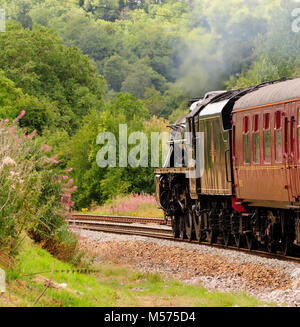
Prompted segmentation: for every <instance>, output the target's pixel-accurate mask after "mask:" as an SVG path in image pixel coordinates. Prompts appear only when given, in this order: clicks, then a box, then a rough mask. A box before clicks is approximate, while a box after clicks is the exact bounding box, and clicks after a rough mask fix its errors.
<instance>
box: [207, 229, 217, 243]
mask: <svg viewBox="0 0 300 327" xmlns="http://www.w3.org/2000/svg"><path fill="white" fill-rule="evenodd" d="M206 239H207V242H208V243H209V244H212V243H214V242H215V239H216V233H215V231H214V230H210V231H206Z"/></svg>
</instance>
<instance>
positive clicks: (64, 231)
mask: <svg viewBox="0 0 300 327" xmlns="http://www.w3.org/2000/svg"><path fill="white" fill-rule="evenodd" d="M24 115H25V110H23V111H22V112H21V113H20V115H19V116H18V117H17V118H16V119H15V120H14V121H13V122H12V123H11V124H10V123H9V120H8V119H5V120H0V189H1V193H0V249H1V250H2V251H6V252H7V253H9V254H10V255H14V254H15V253H16V252H17V250H18V246H19V245H20V243H21V241H22V239H23V238H24V235H25V232H27V233H28V234H29V235H30V236H31V237H32V238H33V239H34V240H35V241H37V242H41V243H42V244H43V245H44V246H45V247H47V246H48V245H49V244H50V243H51V246H52V247H53V244H56V246H58V245H63V246H64V247H65V248H66V251H67V252H69V254H68V255H65V258H68V259H69V258H70V256H72V254H75V251H76V248H77V241H76V239H75V237H74V236H73V235H72V233H71V232H70V230H69V229H68V226H67V224H66V221H65V216H66V215H67V214H68V210H69V209H70V206H71V205H72V204H74V203H73V202H72V199H71V193H72V192H73V191H74V190H75V189H76V187H72V184H73V181H72V180H69V179H68V178H67V176H63V177H61V176H60V175H59V174H57V172H56V171H55V165H57V164H58V163H59V161H58V160H57V156H56V155H55V156H52V157H51V156H50V154H49V153H50V151H51V148H50V147H49V146H48V145H46V144H40V143H39V139H35V135H36V131H33V132H32V133H30V134H27V135H26V133H25V132H26V131H25V130H22V129H21V128H19V127H17V122H18V121H19V120H20V119H21V118H22V117H23V116H24Z"/></svg>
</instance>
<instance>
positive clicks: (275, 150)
mask: <svg viewBox="0 0 300 327" xmlns="http://www.w3.org/2000/svg"><path fill="white" fill-rule="evenodd" d="M169 127H170V128H171V133H170V135H171V136H170V139H169V141H168V144H169V152H168V156H167V158H166V161H165V163H164V166H163V168H161V169H156V170H155V184H156V199H157V202H158V204H159V206H160V207H161V208H162V209H163V211H164V213H165V217H166V218H167V219H171V222H172V230H173V234H174V237H175V238H182V239H188V240H198V241H199V242H202V241H204V242H209V243H223V244H225V245H226V246H229V245H233V246H236V247H246V248H249V249H254V248H264V249H265V250H267V251H269V252H275V251H280V252H281V253H282V254H284V255H290V254H292V253H294V254H295V253H298V252H299V249H300V78H297V79H281V80H277V81H272V82H267V83H263V84H260V85H256V86H251V87H248V88H244V89H238V90H231V91H216V92H210V93H207V94H206V95H205V96H204V98H202V99H195V100H194V101H193V103H191V107H190V111H189V112H188V113H187V114H186V115H184V116H183V117H181V118H180V119H179V120H178V121H177V122H176V123H175V124H174V125H170V126H169Z"/></svg>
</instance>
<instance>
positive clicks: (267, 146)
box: [264, 113, 271, 163]
mask: <svg viewBox="0 0 300 327" xmlns="http://www.w3.org/2000/svg"><path fill="white" fill-rule="evenodd" d="M270 142H271V139H270V114H269V113H267V114H264V161H265V162H266V163H270V162H271V143H270Z"/></svg>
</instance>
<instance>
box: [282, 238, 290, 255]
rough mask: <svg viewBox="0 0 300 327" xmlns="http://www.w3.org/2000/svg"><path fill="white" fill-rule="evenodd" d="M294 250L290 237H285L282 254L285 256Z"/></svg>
mask: <svg viewBox="0 0 300 327" xmlns="http://www.w3.org/2000/svg"><path fill="white" fill-rule="evenodd" d="M291 252H292V244H291V242H290V240H289V238H288V237H286V238H284V240H283V242H282V254H283V255H285V256H288V255H290V254H291Z"/></svg>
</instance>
